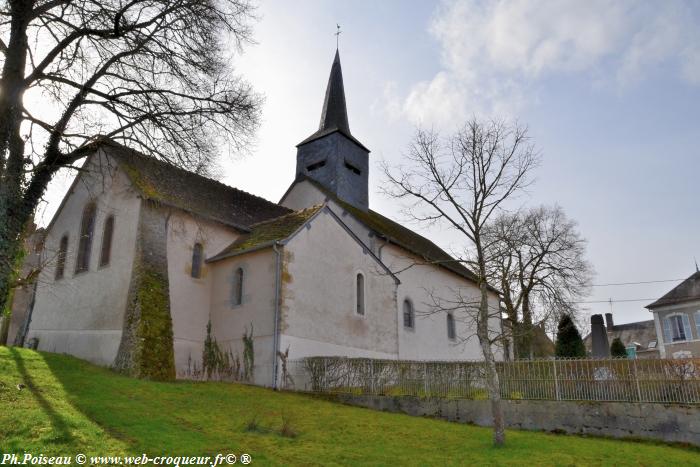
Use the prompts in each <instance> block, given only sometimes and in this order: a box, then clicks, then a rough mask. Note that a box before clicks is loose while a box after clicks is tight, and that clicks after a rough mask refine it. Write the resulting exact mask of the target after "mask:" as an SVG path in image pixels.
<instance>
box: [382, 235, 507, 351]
mask: <svg viewBox="0 0 700 467" xmlns="http://www.w3.org/2000/svg"><path fill="white" fill-rule="evenodd" d="M382 260H383V261H384V262H385V263H386V264H387V265H388V266H389V268H390V269H391V270H392V271H401V272H399V273H398V277H399V279H400V280H401V285H400V286H399V291H398V296H397V308H396V313H397V316H398V323H399V326H398V335H399V358H401V359H402V360H482V359H483V354H482V351H481V346H480V345H479V340H478V338H477V336H476V327H475V324H474V319H473V317H474V314H475V313H476V310H474V309H470V310H468V311H467V310H464V311H454V312H453V316H454V318H455V326H456V334H457V337H456V339H449V338H448V336H447V312H446V311H440V310H438V309H436V305H435V300H434V297H439V299H442V300H445V301H446V302H445V303H444V307H451V306H452V304H453V303H455V302H456V301H459V300H460V299H458V298H457V297H458V296H459V297H462V298H464V299H467V300H468V301H470V302H471V301H474V302H478V301H479V299H480V292H479V289H478V288H477V287H476V284H474V283H473V282H471V281H467V280H466V279H464V278H462V277H460V276H458V275H456V274H454V273H452V272H450V271H447V270H445V269H444V268H441V267H437V266H434V265H424V264H421V261H420V260H419V259H418V258H417V257H415V256H413V255H411V254H409V253H407V252H406V251H405V250H404V249H402V248H399V247H397V246H395V245H391V244H389V245H387V246H385V247H383V248H382ZM406 299H408V300H410V301H411V303H412V304H413V308H414V310H415V325H414V327H413V329H410V328H406V327H404V325H403V302H404V300H406ZM489 305H490V307H491V309H492V310H493V311H494V312H496V310H498V297H497V296H496V294H493V293H492V294H489ZM490 325H491V329H492V330H493V332H494V334H497V333H499V332H500V327H499V326H500V321H499V320H498V319H497V318H493V319H492V320H491V323H490ZM493 349H494V353H495V354H496V356H497V358H499V359H500V358H501V349H497V348H496V347H495V346H494V348H493Z"/></svg>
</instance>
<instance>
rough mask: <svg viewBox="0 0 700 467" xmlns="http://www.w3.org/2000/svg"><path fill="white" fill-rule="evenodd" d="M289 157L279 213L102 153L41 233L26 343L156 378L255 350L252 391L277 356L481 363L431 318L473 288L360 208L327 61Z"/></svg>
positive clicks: (352, 155) (358, 152)
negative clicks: (311, 126) (437, 301)
mask: <svg viewBox="0 0 700 467" xmlns="http://www.w3.org/2000/svg"><path fill="white" fill-rule="evenodd" d="M296 149H297V159H296V174H295V177H294V181H293V182H292V184H291V186H290V187H289V189H288V190H287V191H286V193H285V194H284V196H283V197H282V199H281V200H280V201H279V202H278V203H274V202H270V201H267V200H265V199H263V198H260V197H258V196H255V195H252V194H249V193H246V192H243V191H241V190H238V189H236V188H232V187H230V186H227V185H224V184H221V183H219V182H217V181H215V180H211V179H208V178H205V177H202V176H200V175H197V174H195V173H192V172H188V171H185V170H182V169H180V168H177V167H175V166H173V165H170V164H168V163H165V162H162V161H159V160H157V159H155V158H154V157H147V156H145V155H143V154H140V153H138V152H136V151H133V150H131V149H129V148H127V147H124V146H121V145H119V144H116V143H114V142H110V141H104V142H102V143H100V144H99V145H97V146H96V149H95V152H94V153H93V154H91V155H90V156H89V157H88V158H87V160H86V161H85V164H84V170H82V171H81V172H80V173H79V174H78V175H77V177H76V179H75V181H74V183H73V185H72V186H71V188H70V190H69V191H68V193H67V194H66V196H65V198H64V199H63V201H62V203H61V205H60V207H59V209H58V211H57V213H56V214H55V216H54V218H53V219H52V221H51V223H50V224H49V225H48V226H47V228H46V237H45V240H44V248H43V255H44V260H45V262H46V263H47V266H46V267H44V268H43V270H42V272H41V274H40V278H39V280H38V283H37V284H38V285H37V287H36V292H35V296H34V300H33V305H32V308H31V310H30V311H29V313H27V321H26V323H25V325H23V326H17V328H18V329H22V330H23V331H22V332H24V333H25V335H24V336H22V341H23V342H24V343H25V345H32V346H36V347H38V349H40V350H46V351H50V352H61V353H67V354H71V355H75V356H77V357H80V358H83V359H86V360H89V361H92V362H95V363H97V364H101V365H104V366H109V367H113V368H116V369H117V370H119V371H122V372H124V373H127V374H131V375H134V376H139V377H150V378H156V379H170V378H174V377H180V378H187V377H191V376H192V375H193V372H194V373H196V371H197V369H200V371H201V368H202V365H203V354H204V353H205V348H206V349H207V350H208V351H211V349H212V348H213V347H212V343H213V342H214V341H215V342H216V345H215V347H216V348H218V349H220V351H221V352H222V353H223V354H224V355H226V356H230V357H231V360H230V361H233V360H237V359H238V358H241V359H242V358H244V355H245V354H246V352H249V351H250V349H249V347H250V343H251V342H252V344H253V345H252V348H253V360H251V361H254V367H253V370H254V371H253V375H252V380H253V381H254V382H255V384H259V385H265V386H273V387H277V386H278V385H279V384H280V378H281V373H280V372H281V362H282V359H281V358H279V357H278V355H279V353H285V352H286V351H287V350H288V359H289V360H292V359H298V358H302V357H307V356H348V357H368V358H385V359H410V360H458V359H459V360H465V359H481V358H482V357H481V350H480V347H479V344H478V340H477V338H476V336H475V329H474V327H475V325H474V324H473V323H471V322H468V321H467V320H465V319H464V316H463V315H460V314H459V313H456V314H452V313H448V312H446V311H441V312H437V313H435V312H432V311H433V310H432V308H431V303H433V298H434V297H442V298H445V299H451V298H452V297H453V296H454V293H455V291H456V290H459V291H460V293H461V295H462V296H474V297H478V295H479V290H478V288H477V286H476V279H475V276H474V274H473V273H472V272H471V271H470V270H469V269H467V268H466V267H465V266H464V265H462V264H461V263H460V262H458V261H456V260H454V259H453V258H452V257H450V255H448V254H447V253H446V252H445V251H443V250H442V249H440V248H439V247H438V246H436V245H435V244H434V243H433V242H431V241H430V240H428V239H427V238H425V237H423V236H421V235H419V234H417V233H415V232H413V231H411V230H410V229H408V228H406V227H404V226H402V225H401V224H399V223H397V222H394V221H392V220H390V219H388V218H387V217H384V216H382V215H380V214H378V213H377V212H375V211H372V210H371V209H370V206H369V187H368V173H369V170H370V165H371V164H370V151H369V150H368V149H367V148H366V147H365V146H364V145H363V144H362V143H361V142H360V141H359V140H358V139H357V138H356V137H355V136H353V134H352V133H351V131H350V125H349V122H348V116H347V110H346V104H345V92H344V88H343V77H342V71H341V66H340V57H339V55H338V53H337V52H336V55H335V59H334V61H333V65H332V68H331V73H330V78H329V80H328V86H327V89H326V94H325V100H324V103H323V109H322V113H321V122H320V126H319V128H318V131H316V132H315V133H313V134H312V135H311V136H309V137H308V138H306V139H304V140H303V141H301V143H299V144H298V145H297V148H296ZM490 293H491V297H490V300H491V305H492V306H493V307H494V309H497V307H498V294H497V292H496V291H495V290H491V292H490ZM493 327H494V329H496V328H498V329H500V322H497V321H494V323H493ZM244 335H245V337H244ZM470 336H472V337H471V338H469V339H465V338H466V337H470ZM13 338H14V336H11V337H10V339H13ZM251 339H252V340H251ZM248 357H250V354H248Z"/></svg>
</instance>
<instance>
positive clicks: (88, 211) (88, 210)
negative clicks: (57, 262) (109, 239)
mask: <svg viewBox="0 0 700 467" xmlns="http://www.w3.org/2000/svg"><path fill="white" fill-rule="evenodd" d="M96 213H97V208H96V206H95V203H89V204H88V205H87V206H85V209H84V210H83V218H82V220H81V222H80V239H79V241H78V259H77V260H76V262H75V273H76V274H77V273H79V272H85V271H87V270H88V269H90V250H91V249H92V237H93V236H94V233H95V214H96Z"/></svg>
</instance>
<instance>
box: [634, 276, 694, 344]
mask: <svg viewBox="0 0 700 467" xmlns="http://www.w3.org/2000/svg"><path fill="white" fill-rule="evenodd" d="M646 308H647V309H648V310H649V311H650V312H652V313H653V314H654V324H655V326H656V334H657V337H658V341H659V342H658V346H659V353H660V354H661V357H662V358H664V357H665V358H679V357H700V271H695V273H693V274H692V275H691V276H690V277H688V278H687V279H685V280H684V281H683V282H681V283H680V284H678V285H677V286H676V287H674V288H673V289H671V290H670V291H669V292H668V293H666V294H665V295H664V296H662V297H661V298H659V299H658V300H656V301H654V302H653V303H650V304H649V305H647V306H646Z"/></svg>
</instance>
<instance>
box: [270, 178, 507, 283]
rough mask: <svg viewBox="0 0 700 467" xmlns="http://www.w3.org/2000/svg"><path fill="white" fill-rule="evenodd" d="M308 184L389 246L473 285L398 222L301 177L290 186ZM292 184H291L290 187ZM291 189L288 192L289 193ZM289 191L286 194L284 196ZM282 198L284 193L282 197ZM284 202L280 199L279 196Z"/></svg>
mask: <svg viewBox="0 0 700 467" xmlns="http://www.w3.org/2000/svg"><path fill="white" fill-rule="evenodd" d="M304 180H306V181H308V182H309V183H311V184H312V185H313V186H315V187H316V188H318V189H319V190H320V191H321V192H322V193H324V194H325V195H326V196H327V197H328V198H329V199H332V200H333V201H334V202H336V203H337V204H338V205H339V206H341V207H342V208H343V209H345V210H346V211H347V212H349V213H350V214H352V215H353V216H354V217H355V218H356V219H357V220H359V221H360V222H362V223H363V224H365V225H366V226H367V227H368V228H369V229H371V230H373V231H374V232H375V233H377V234H378V235H379V236H381V237H383V238H385V239H386V240H388V241H389V242H390V243H393V244H395V245H397V246H400V247H401V248H404V249H405V250H408V251H410V252H411V253H413V254H415V255H417V256H418V257H420V258H422V259H424V260H425V261H427V262H431V263H435V264H436V265H438V266H440V267H443V268H445V269H447V270H449V271H451V272H453V273H455V274H457V275H459V276H462V277H464V278H465V279H468V280H470V281H473V282H477V277H476V274H474V273H473V272H472V271H471V270H469V269H468V268H467V267H465V266H464V265H463V264H462V263H461V262H459V261H458V260H456V259H455V258H453V257H452V256H450V255H449V254H448V253H447V252H445V251H444V250H443V249H442V248H440V247H439V246H437V245H436V244H435V243H433V242H431V241H430V240H428V239H427V238H425V237H423V236H422V235H419V234H417V233H416V232H414V231H412V230H410V229H408V228H406V227H404V226H403V225H401V224H399V223H398V222H395V221H392V220H391V219H389V218H388V217H385V216H383V215H381V214H379V213H378V212H375V211H372V210H371V209H368V210H367V211H363V210H362V209H359V208H356V207H355V206H353V205H351V204H348V203H346V202H344V201H343V200H341V199H340V198H338V197H337V196H335V195H334V194H333V193H331V192H330V191H328V190H327V189H326V188H325V187H324V186H323V185H321V184H320V183H318V182H317V181H316V180H313V179H311V178H309V177H307V176H305V175H301V176H300V177H298V178H297V180H296V181H295V182H294V183H299V182H302V181H304ZM293 186H294V184H293V185H292V187H293ZM292 187H290V188H289V189H290V190H291V189H292ZM288 192H289V190H288V191H287V193H288ZM285 196H286V194H285ZM282 198H283V199H284V197H282ZM489 289H490V290H492V291H493V292H496V293H500V292H499V291H498V290H497V289H495V288H493V287H491V286H489Z"/></svg>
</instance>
